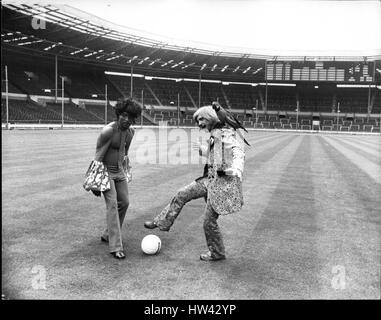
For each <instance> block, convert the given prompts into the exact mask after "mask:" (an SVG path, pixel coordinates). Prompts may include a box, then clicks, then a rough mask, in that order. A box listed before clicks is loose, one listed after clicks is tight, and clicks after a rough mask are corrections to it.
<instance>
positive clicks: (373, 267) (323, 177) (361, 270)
mask: <svg viewBox="0 0 381 320" xmlns="http://www.w3.org/2000/svg"><path fill="white" fill-rule="evenodd" d="M312 146H313V148H312V167H311V170H312V172H313V175H312V178H313V183H314V186H315V187H314V193H315V196H314V198H315V201H314V210H315V212H316V216H317V220H318V224H319V226H320V228H319V232H318V234H317V235H316V236H317V238H318V239H319V241H318V242H317V250H318V253H319V257H320V259H321V264H322V265H323V268H321V269H320V282H321V292H320V293H319V294H317V295H316V298H317V299H375V298H379V297H380V275H379V270H380V248H379V244H380V234H379V227H380V221H381V220H380V217H379V216H378V213H379V212H378V213H377V207H378V208H379V206H380V204H381V203H380V201H379V200H378V196H377V190H378V192H379V191H380V189H379V188H380V186H379V185H378V184H377V183H375V182H374V181H373V180H372V179H370V178H369V177H368V175H367V174H366V173H364V172H363V171H361V170H358V169H357V168H356V166H355V165H354V164H353V163H352V162H351V161H350V159H348V158H347V157H345V156H343V155H342V154H341V153H340V152H338V151H337V150H336V149H335V148H333V147H331V146H330V145H329V144H327V142H326V141H325V139H324V138H322V137H317V138H316V139H314V140H313V145H312ZM322 163H324V166H322V165H321V164H322ZM378 194H379V193H378ZM377 220H378V221H377ZM339 273H340V274H339Z"/></svg>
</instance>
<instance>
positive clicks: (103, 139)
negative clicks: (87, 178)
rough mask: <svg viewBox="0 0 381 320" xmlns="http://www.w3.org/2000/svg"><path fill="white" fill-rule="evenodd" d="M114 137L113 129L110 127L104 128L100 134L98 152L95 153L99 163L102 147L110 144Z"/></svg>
mask: <svg viewBox="0 0 381 320" xmlns="http://www.w3.org/2000/svg"><path fill="white" fill-rule="evenodd" d="M112 135H113V128H112V127H111V126H109V125H107V126H105V127H103V129H102V131H101V133H100V134H99V136H98V139H97V146H96V151H95V160H98V161H99V157H100V154H99V153H100V150H101V149H102V147H103V146H104V145H105V144H106V143H108V142H109V141H110V140H111V139H112Z"/></svg>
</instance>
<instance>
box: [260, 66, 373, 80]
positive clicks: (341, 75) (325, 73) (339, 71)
mask: <svg viewBox="0 0 381 320" xmlns="http://www.w3.org/2000/svg"><path fill="white" fill-rule="evenodd" d="M266 80H275V81H276V80H279V81H332V82H353V83H370V82H373V81H374V62H338V61H329V62H323V61H301V62H299V61H298V62H296V61H283V62H282V61H275V62H273V61H271V62H269V61H267V63H266Z"/></svg>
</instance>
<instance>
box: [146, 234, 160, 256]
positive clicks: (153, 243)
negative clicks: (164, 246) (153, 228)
mask: <svg viewBox="0 0 381 320" xmlns="http://www.w3.org/2000/svg"><path fill="white" fill-rule="evenodd" d="M141 247H142V251H143V252H144V253H145V254H157V253H159V252H160V249H161V240H160V238H159V237H158V236H156V235H154V234H149V235H148V236H145V237H144V238H143V240H142V245H141Z"/></svg>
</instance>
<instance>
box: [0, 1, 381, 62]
mask: <svg viewBox="0 0 381 320" xmlns="http://www.w3.org/2000/svg"><path fill="white" fill-rule="evenodd" d="M6 2H12V1H6ZM19 2H21V3H26V2H28V1H19ZM29 2H30V1H29ZM32 2H36V1H32ZM46 2H47V1H44V3H46ZM48 2H49V1H48ZM50 2H54V3H61V4H68V5H70V6H72V7H75V8H78V9H80V10H82V11H85V12H88V13H91V14H93V15H95V16H97V17H100V18H102V19H104V20H107V21H110V22H113V23H115V24H118V25H121V26H125V27H128V28H131V29H134V30H133V31H134V32H136V33H141V34H143V35H146V36H150V37H152V38H155V37H156V38H160V39H163V37H164V38H171V39H172V41H176V40H173V39H178V42H179V44H180V45H190V46H197V47H200V48H205V49H210V48H211V46H212V47H213V46H214V45H215V46H216V47H221V48H222V49H223V50H224V51H235V52H237V51H239V52H249V53H264V54H275V55H282V54H284V55H287V54H290V55H299V54H306V55H308V54H314V55H319V54H321V55H377V54H381V1H379V0H370V1H366V0H365V1H361V0H359V1H319V0H299V1H297V0H293V1H287V0H283V1H276V0H266V1H263V0H123V1H122V0H112V1H111V0H63V1H50ZM180 40H181V41H180ZM212 49H215V48H212Z"/></svg>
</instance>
